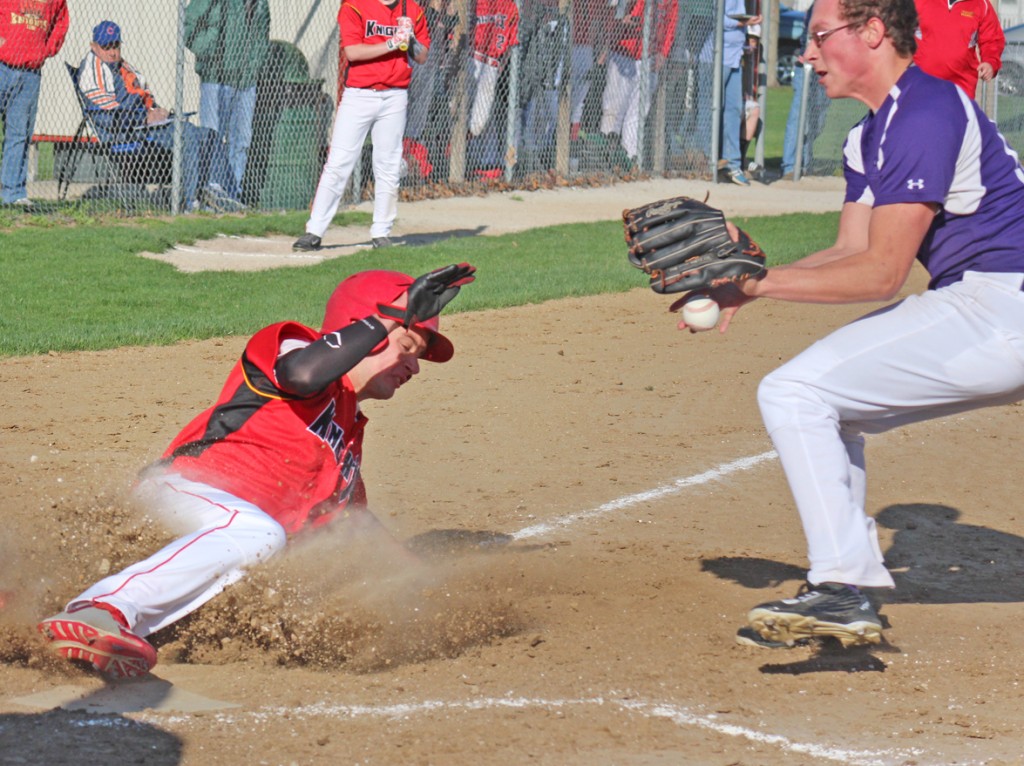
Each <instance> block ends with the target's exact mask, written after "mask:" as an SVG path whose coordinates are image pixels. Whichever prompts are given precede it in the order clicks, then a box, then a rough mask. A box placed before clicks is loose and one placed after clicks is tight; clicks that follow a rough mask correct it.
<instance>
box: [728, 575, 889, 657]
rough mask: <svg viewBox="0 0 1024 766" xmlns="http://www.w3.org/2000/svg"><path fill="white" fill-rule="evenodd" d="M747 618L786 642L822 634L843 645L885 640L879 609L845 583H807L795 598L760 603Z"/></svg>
mask: <svg viewBox="0 0 1024 766" xmlns="http://www.w3.org/2000/svg"><path fill="white" fill-rule="evenodd" d="M747 621H748V622H749V623H750V626H751V627H752V628H753V629H754V630H755V631H757V633H758V634H760V635H761V636H762V637H763V638H765V639H767V640H768V641H779V642H782V643H784V644H790V643H795V642H797V641H800V640H801V639H807V638H814V637H821V636H831V637H832V638H835V639H837V640H838V641H839V642H840V643H841V644H842V645H843V646H844V647H848V646H856V645H861V644H878V643H881V641H882V620H881V618H880V617H879V616H878V612H876V611H875V608H874V607H873V606H872V605H871V602H870V601H869V600H868V598H867V596H865V595H864V594H863V593H861V592H860V590H858V589H857V588H855V587H854V586H852V585H844V584H843V583H835V582H826V583H822V584H821V585H811V584H810V583H805V584H804V585H803V586H801V588H800V591H799V592H798V593H797V595H796V597H795V598H784V599H782V600H781V601H769V602H767V603H764V604H758V605H757V606H755V607H754V608H753V609H751V610H750V612H749V613H748V614H747Z"/></svg>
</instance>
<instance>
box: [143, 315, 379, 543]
mask: <svg viewBox="0 0 1024 766" xmlns="http://www.w3.org/2000/svg"><path fill="white" fill-rule="evenodd" d="M319 337H320V333H319V332H317V331H316V330H313V329H311V328H309V327H306V326H305V325H301V324H298V323H297V322H279V323H278V324H273V325H270V326H269V327H265V328H264V329H262V330H260V331H259V332H258V333H256V334H255V335H254V336H253V337H252V338H251V339H250V340H249V343H248V344H247V345H246V347H245V351H244V352H243V353H242V357H241V359H240V360H239V361H238V363H237V364H235V367H234V369H232V371H231V374H230V375H229V376H228V379H227V382H226V383H225V385H224V388H223V390H222V391H221V393H220V396H219V397H218V398H217V403H216V404H214V405H213V407H211V408H210V409H208V410H206V411H205V412H203V413H202V414H200V415H199V416H198V417H196V418H195V419H194V420H193V421H192V422H191V423H189V424H188V425H187V426H186V427H185V428H184V430H183V431H182V432H181V433H180V434H178V436H177V437H176V438H175V439H174V441H173V442H171V446H170V447H168V448H167V451H166V452H165V453H164V459H163V461H162V462H163V464H164V465H167V464H168V463H169V464H170V466H171V468H172V469H173V470H175V471H177V472H178V473H180V474H181V475H182V476H184V477H186V478H188V479H192V480H194V481H200V482H203V483H205V484H210V485H212V486H215V487H218V488H220V489H223V490H226V491H228V492H230V493H231V494H233V495H236V496H238V497H240V498H242V499H243V500H248V501H249V502H251V503H253V504H254V505H257V506H259V507H260V508H261V509H262V510H264V511H266V512H267V513H268V514H270V515H271V516H273V517H274V518H275V519H277V521H278V522H280V523H281V525H282V526H283V527H284V528H285V529H286V530H287V531H288V532H289V533H292V532H296V531H298V530H299V529H301V528H302V527H304V526H306V525H307V524H310V525H313V526H318V525H320V524H322V523H325V522H326V521H328V520H330V519H331V518H333V517H334V516H335V515H337V514H338V513H339V512H341V511H342V510H343V509H344V508H345V506H346V505H347V504H348V503H349V502H354V503H359V504H364V503H365V502H366V494H365V489H364V487H363V482H362V478H361V477H360V473H359V465H360V461H361V460H362V446H363V429H364V427H365V425H366V417H365V416H364V415H362V413H360V412H359V410H358V408H357V407H356V395H355V391H354V390H353V389H352V386H351V384H350V383H349V382H348V379H347V378H342V379H341V380H339V381H337V382H335V383H333V384H332V385H331V386H329V387H328V388H327V389H326V390H324V391H322V392H320V393H319V394H316V395H314V396H312V397H309V398H305V399H301V398H298V397H296V396H293V395H291V394H288V393H285V392H284V391H282V390H281V389H280V388H278V386H277V382H276V375H275V373H274V365H275V363H276V361H277V358H278V355H279V353H280V349H281V344H282V342H284V341H286V340H293V339H294V340H300V341H306V342H313V341H314V340H317V339H318V338H319Z"/></svg>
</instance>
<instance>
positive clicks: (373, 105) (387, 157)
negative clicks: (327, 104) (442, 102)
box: [306, 88, 409, 238]
mask: <svg viewBox="0 0 1024 766" xmlns="http://www.w3.org/2000/svg"><path fill="white" fill-rule="evenodd" d="M408 103H409V94H408V92H407V91H406V90H405V89H404V88H394V89H392V90H379V91H378V90H371V89H369V88H346V89H345V92H344V93H343V94H342V96H341V103H340V104H338V113H337V115H336V116H335V118H334V133H333V135H332V137H331V149H330V152H328V154H327V164H325V165H324V170H323V173H322V174H321V176H320V183H319V184H318V185H317V188H316V196H315V197H314V198H313V207H312V209H311V210H310V212H309V220H308V221H307V222H306V232H307V233H309V234H315V235H316V236H318V237H322V236H323V235H324V232H326V231H327V227H328V226H330V225H331V221H332V220H333V218H334V215H335V213H337V212H338V205H339V203H340V202H341V198H342V196H343V195H344V194H345V187H346V186H348V181H349V178H351V176H352V171H353V170H355V167H356V163H357V162H358V161H359V158H360V157H362V156H363V143H364V142H365V141H366V134H367V133H369V134H370V139H371V140H372V142H373V181H374V189H373V224H372V225H371V226H370V236H371V237H374V238H378V237H386V236H388V235H389V234H390V233H391V227H392V226H393V225H394V223H395V218H397V216H398V184H399V180H400V179H401V174H402V134H403V133H404V132H405V114H406V107H407V106H408Z"/></svg>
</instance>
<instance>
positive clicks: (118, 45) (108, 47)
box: [100, 40, 121, 51]
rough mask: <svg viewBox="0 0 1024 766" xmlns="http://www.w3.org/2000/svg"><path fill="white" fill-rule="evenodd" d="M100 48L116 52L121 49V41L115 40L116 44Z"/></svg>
mask: <svg viewBox="0 0 1024 766" xmlns="http://www.w3.org/2000/svg"><path fill="white" fill-rule="evenodd" d="M100 47H101V48H102V49H103V50H105V51H116V50H117V49H118V48H120V47H121V41H120V40H114V42H112V43H107V44H106V45H101V46H100Z"/></svg>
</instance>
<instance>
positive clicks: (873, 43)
mask: <svg viewBox="0 0 1024 766" xmlns="http://www.w3.org/2000/svg"><path fill="white" fill-rule="evenodd" d="M860 34H861V39H862V40H863V41H864V42H865V43H867V44H868V47H869V48H877V47H878V46H879V45H881V44H882V41H883V40H885V22H884V21H882V20H881V19H880V18H878V17H877V16H872V17H871V18H870V19H868V20H867V21H866V22H865V23H864V26H863V27H861V30H860Z"/></svg>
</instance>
